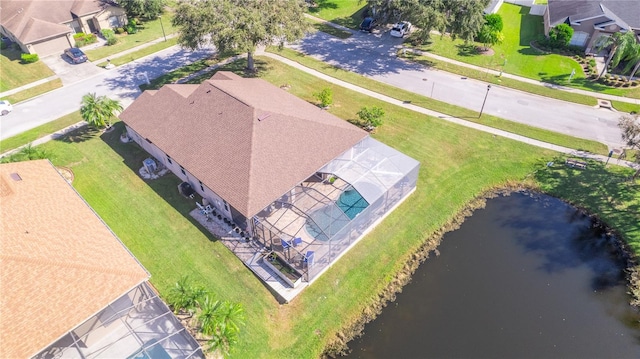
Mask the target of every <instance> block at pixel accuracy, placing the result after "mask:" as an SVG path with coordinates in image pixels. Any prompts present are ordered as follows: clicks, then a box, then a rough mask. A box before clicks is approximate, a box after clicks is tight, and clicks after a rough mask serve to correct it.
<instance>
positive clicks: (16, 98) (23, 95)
mask: <svg viewBox="0 0 640 359" xmlns="http://www.w3.org/2000/svg"><path fill="white" fill-rule="evenodd" d="M60 87H62V80H60V79H55V80H51V81H48V82H45V83H43V84H40V85H37V86H34V87H30V88H28V89H26V90H22V91H20V92H16V93H14V94H13V95H9V96H5V97H3V98H2V100H8V101H9V102H10V103H12V104H14V105H15V104H16V103H18V102H20V101H25V100H28V99H30V98H33V97H36V96H38V95H42V94H44V93H47V92H49V91H53V90H55V89H58V88H60Z"/></svg>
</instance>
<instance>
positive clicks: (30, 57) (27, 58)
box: [20, 54, 40, 64]
mask: <svg viewBox="0 0 640 359" xmlns="http://www.w3.org/2000/svg"><path fill="white" fill-rule="evenodd" d="M20 59H22V62H23V63H25V64H31V63H34V62H38V60H40V58H39V57H38V54H22V55H20Z"/></svg>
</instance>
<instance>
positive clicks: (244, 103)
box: [202, 79, 256, 111]
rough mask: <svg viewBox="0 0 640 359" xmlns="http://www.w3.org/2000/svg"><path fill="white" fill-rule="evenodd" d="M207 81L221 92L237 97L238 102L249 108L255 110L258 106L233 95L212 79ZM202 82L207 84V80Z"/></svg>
mask: <svg viewBox="0 0 640 359" xmlns="http://www.w3.org/2000/svg"><path fill="white" fill-rule="evenodd" d="M206 82H207V83H209V85H210V86H213V87H215V88H216V89H218V90H220V91H221V92H224V93H225V94H227V95H228V96H229V97H231V98H234V99H236V100H237V101H238V102H240V103H242V104H243V105H245V106H247V107H249V108H252V109H254V111H255V109H256V108H255V107H254V106H252V105H250V104H248V103H246V102H245V101H243V100H241V99H239V98H238V97H237V96H234V95H232V94H231V93H229V92H228V91H225V90H223V89H222V88H220V87H219V86H216V84H215V83H213V82H212V81H211V79H208V80H207V81H206ZM202 84H203V85H204V84H205V82H203V83H202Z"/></svg>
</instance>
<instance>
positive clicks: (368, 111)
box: [358, 106, 384, 131]
mask: <svg viewBox="0 0 640 359" xmlns="http://www.w3.org/2000/svg"><path fill="white" fill-rule="evenodd" d="M358 117H360V121H362V125H363V127H364V129H365V130H368V131H370V130H373V129H374V128H376V127H378V126H380V125H382V120H383V117H384V110H383V109H382V108H380V107H377V106H373V107H363V108H361V109H360V111H358Z"/></svg>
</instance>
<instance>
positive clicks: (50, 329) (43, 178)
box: [0, 160, 149, 358]
mask: <svg viewBox="0 0 640 359" xmlns="http://www.w3.org/2000/svg"><path fill="white" fill-rule="evenodd" d="M0 205H1V207H0V222H1V223H0V358H24V357H30V356H32V355H34V354H36V353H38V352H39V351H40V350H42V349H44V348H45V347H46V346H48V345H50V344H52V343H53V342H54V341H55V340H57V339H58V338H59V337H61V336H62V335H64V334H66V333H67V332H68V331H69V330H71V329H73V328H74V327H76V326H77V325H79V324H81V323H82V322H83V321H85V320H86V319H88V318H89V317H91V316H92V315H94V314H96V313H97V312H98V311H100V310H102V309H103V308H104V307H106V306H107V305H108V304H109V303H110V302H112V301H113V300H115V299H117V298H119V297H120V296H122V295H123V294H125V293H126V292H127V291H129V290H130V289H132V288H133V287H135V286H136V285H138V284H140V283H142V282H144V281H146V280H147V279H148V278H149V274H148V273H147V271H146V270H145V269H144V268H143V267H142V266H141V265H140V264H139V263H138V261H137V260H136V259H135V258H134V257H133V255H132V254H131V253H130V252H129V251H128V250H127V249H126V248H125V246H124V245H123V244H122V243H121V242H120V240H119V239H118V238H117V237H116V236H115V234H113V233H112V232H111V230H110V229H109V228H108V227H107V226H106V224H105V223H104V222H102V220H101V219H100V217H98V215H97V214H96V213H95V212H94V211H93V210H92V209H91V207H89V205H88V204H87V203H86V202H85V201H84V200H83V199H82V197H80V196H79V195H78V193H77V192H75V190H74V189H73V187H71V186H70V185H69V184H68V183H67V182H66V181H65V180H64V179H63V178H62V176H61V175H60V174H59V173H58V172H57V171H56V169H55V168H54V167H53V165H51V163H50V162H49V161H47V160H39V161H30V162H19V163H8V164H1V165H0Z"/></svg>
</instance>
